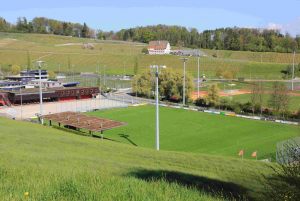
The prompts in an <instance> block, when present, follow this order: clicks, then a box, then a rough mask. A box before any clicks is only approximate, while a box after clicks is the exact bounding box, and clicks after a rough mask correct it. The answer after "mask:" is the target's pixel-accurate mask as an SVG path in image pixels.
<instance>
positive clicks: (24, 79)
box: [5, 70, 48, 85]
mask: <svg viewBox="0 0 300 201" xmlns="http://www.w3.org/2000/svg"><path fill="white" fill-rule="evenodd" d="M5 78H6V79H8V80H12V81H18V82H21V83H22V85H26V84H27V83H28V82H29V81H31V80H38V79H40V76H39V70H28V71H27V70H25V71H21V72H20V75H13V76H6V77H5ZM41 78H42V79H43V80H47V79H48V72H47V70H42V71H41Z"/></svg>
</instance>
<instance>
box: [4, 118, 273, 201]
mask: <svg viewBox="0 0 300 201" xmlns="http://www.w3.org/2000/svg"><path fill="white" fill-rule="evenodd" d="M0 122H1V124H0V130H1V132H0V139H1V141H0V180H1V182H0V198H1V200H3V201H5V200H10V201H11V200H39V201H40V200H47V201H48V200H114V201H115V200H151V201H152V200H172V201H174V200H223V198H222V197H221V196H219V195H218V194H216V193H215V192H217V191H218V189H219V188H220V187H222V189H223V195H224V196H226V195H227V194H229V193H230V192H232V193H234V192H239V193H240V195H243V196H246V197H248V198H249V197H252V198H258V196H259V195H260V192H261V190H262V189H263V187H262V183H261V182H263V181H264V179H263V177H262V174H265V175H269V176H270V169H269V167H268V165H267V164H265V163H262V162H256V161H248V160H243V161H242V160H238V159H231V158H226V157H217V156H209V155H203V154H187V153H176V152H166V151H160V152H156V151H154V150H150V149H144V148H138V147H133V146H128V145H125V144H120V143H116V142H110V141H106V140H104V141H101V140H100V139H97V138H89V137H83V136H78V135H74V134H70V133H66V132H63V131H58V130H56V129H52V128H48V127H43V126H40V125H36V124H31V123H27V122H16V121H12V120H7V119H3V118H0ZM162 175H164V176H162ZM209 186H210V187H211V188H208V187H209ZM24 192H29V198H30V199H25V198H24V195H23V194H24Z"/></svg>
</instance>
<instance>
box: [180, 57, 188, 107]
mask: <svg viewBox="0 0 300 201" xmlns="http://www.w3.org/2000/svg"><path fill="white" fill-rule="evenodd" d="M181 60H182V61H183V89H182V91H183V92H182V94H183V95H182V100H183V101H182V105H183V106H185V64H186V61H187V60H188V58H186V57H184V58H181Z"/></svg>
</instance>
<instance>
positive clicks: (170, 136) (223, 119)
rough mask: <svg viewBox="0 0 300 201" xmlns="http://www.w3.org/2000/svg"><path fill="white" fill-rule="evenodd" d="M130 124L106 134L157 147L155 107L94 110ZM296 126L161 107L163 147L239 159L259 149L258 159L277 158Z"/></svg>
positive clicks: (128, 141)
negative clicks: (280, 144) (242, 153)
mask: <svg viewBox="0 0 300 201" xmlns="http://www.w3.org/2000/svg"><path fill="white" fill-rule="evenodd" d="M91 114H92V115H95V116H100V117H105V118H111V119H115V120H119V121H123V122H127V123H128V125H127V126H124V127H120V128H117V129H113V130H111V131H108V132H106V137H108V138H110V139H113V140H117V141H120V142H124V143H127V144H133V145H136V146H142V147H150V148H152V147H155V146H154V143H155V108H154V107H153V106H141V107H130V108H125V109H114V110H107V111H97V112H92V113H91ZM299 135H300V131H299V128H298V127H297V126H289V125H282V124H278V123H271V122H264V121H255V120H247V119H241V118H236V117H228V116H221V115H212V114H207V113H202V112H195V111H187V110H183V109H172V108H166V107H161V108H160V147H161V149H162V150H173V151H186V152H195V153H208V154H214V155H223V156H231V157H236V158H238V155H237V153H238V152H239V150H241V149H244V150H245V153H246V154H245V157H246V158H251V157H250V156H251V153H252V152H254V151H257V152H258V158H259V159H266V158H270V157H271V158H272V159H275V153H276V143H277V142H280V141H282V140H285V139H289V138H292V137H295V136H299Z"/></svg>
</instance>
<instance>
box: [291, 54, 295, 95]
mask: <svg viewBox="0 0 300 201" xmlns="http://www.w3.org/2000/svg"><path fill="white" fill-rule="evenodd" d="M295 55H296V52H295V50H294V54H293V73H292V91H294V77H295Z"/></svg>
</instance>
